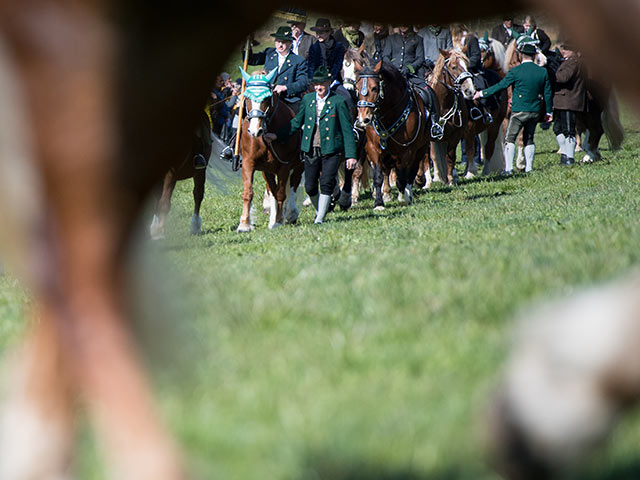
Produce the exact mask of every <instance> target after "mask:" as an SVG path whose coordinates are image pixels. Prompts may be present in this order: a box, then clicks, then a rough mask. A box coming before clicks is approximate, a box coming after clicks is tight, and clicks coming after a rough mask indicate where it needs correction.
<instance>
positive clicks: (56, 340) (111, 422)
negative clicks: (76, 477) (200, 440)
mask: <svg viewBox="0 0 640 480" xmlns="http://www.w3.org/2000/svg"><path fill="white" fill-rule="evenodd" d="M298 3H299V4H300V6H301V7H308V8H310V9H311V8H314V7H318V8H321V9H323V10H325V11H327V12H333V13H339V14H341V15H345V16H350V17H354V18H357V17H359V16H361V15H362V13H363V12H362V10H361V8H360V5H359V4H357V3H348V2H343V1H342V0H325V1H324V2H322V4H316V3H314V2H311V1H309V0H303V1H300V2H298ZM531 5H537V6H538V7H541V8H547V9H548V11H549V13H550V14H552V15H553V16H554V17H555V18H557V19H558V20H559V21H560V22H561V23H562V24H563V26H564V27H565V28H566V29H567V32H568V33H569V35H572V36H573V38H574V40H575V42H576V43H577V44H578V45H579V46H580V47H581V48H583V49H585V50H590V52H589V53H590V54H591V55H590V56H591V57H592V58H597V59H598V61H599V64H600V65H601V66H602V67H603V68H604V69H605V71H607V72H608V73H609V74H610V75H611V77H612V79H613V80H615V81H617V82H619V83H618V86H619V87H620V88H621V90H622V91H624V92H626V93H627V94H628V96H629V99H630V100H631V101H632V102H633V103H634V105H635V106H640V89H639V88H638V85H639V82H638V78H639V77H640V71H639V68H638V64H637V62H636V63H633V64H629V61H628V59H634V60H635V59H638V58H640V55H639V53H640V30H638V29H637V28H636V27H637V24H638V20H639V19H640V12H638V10H637V9H636V6H635V3H634V2H628V1H623V0H615V1H612V0H593V1H591V2H583V1H582V0H566V1H563V2H558V1H555V0H554V1H552V0H537V1H536V2H532V4H531ZM369 6H370V7H373V5H371V4H370V5H369ZM379 6H380V7H381V8H380V9H377V8H370V9H368V10H367V11H368V12H385V13H384V14H380V18H379V19H380V20H386V21H388V22H401V21H410V22H412V23H414V22H416V21H422V22H424V23H446V22H448V21H451V20H455V19H457V16H458V15H461V14H464V16H465V17H467V18H468V17H473V16H483V15H491V14H498V13H502V12H504V11H512V10H513V9H514V8H517V7H519V6H520V7H525V6H529V4H528V3H527V4H526V5H525V4H524V2H523V3H522V4H519V3H516V2H513V1H510V0H494V1H488V2H482V3H479V2H475V1H471V0H458V2H457V4H456V6H457V8H456V9H455V10H454V9H451V8H450V7H449V6H445V5H442V6H437V5H434V4H431V3H424V2H414V3H411V4H407V5H406V9H393V10H389V9H387V8H383V4H382V2H380V4H379ZM272 8H273V7H272V6H271V4H269V3H268V2H253V3H252V4H251V6H250V8H248V7H247V5H246V4H243V3H241V2H225V3H222V4H220V3H219V2H205V1H203V0H201V1H196V2H191V3H190V4H189V5H186V4H185V5H177V4H174V3H167V4H162V3H154V4H153V6H150V5H149V4H148V3H147V2H141V1H135V0H134V1H127V2H124V1H112V2H106V1H105V2H99V1H94V2H86V3H85V2H75V1H64V0H60V1H54V0H33V1H29V2H25V1H23V0H6V1H4V2H2V3H1V4H0V30H1V31H2V39H3V41H4V42H5V46H6V54H5V55H3V69H4V68H6V69H9V70H10V71H11V72H12V73H13V75H14V83H15V85H17V87H16V88H17V89H18V90H19V92H18V93H19V95H18V96H19V99H22V100H23V101H22V103H21V105H18V107H20V108H21V109H22V110H21V111H22V112H24V114H25V118H24V126H25V127H26V129H27V133H28V138H19V137H14V138H8V139H7V138H5V140H7V141H8V143H11V142H14V143H15V144H14V145H12V146H11V148H12V149H13V150H8V149H7V148H6V147H7V146H6V145H3V158H2V159H1V161H2V162H3V163H2V168H5V167H7V168H9V167H10V168H11V169H12V170H11V171H12V172H15V177H12V176H7V175H5V174H3V176H2V177H3V180H5V182H9V183H10V182H12V181H13V182H15V181H16V178H20V179H29V182H30V183H27V182H26V181H25V182H24V183H20V188H21V189H23V191H28V192H30V194H29V195H25V194H24V193H23V192H21V191H16V190H15V188H14V189H13V190H10V189H6V190H3V195H4V194H9V192H14V193H15V195H22V197H21V198H23V199H25V203H21V204H16V203H13V204H9V203H4V204H3V208H4V209H5V210H6V209H7V206H8V205H12V210H11V211H8V210H6V211H5V212H3V215H5V217H4V218H5V221H6V223H5V224H4V225H3V228H2V230H3V232H2V235H3V236H4V237H6V238H5V242H4V244H5V247H6V248H5V254H6V255H7V256H8V257H11V259H12V260H13V261H14V269H16V271H20V272H21V276H22V278H23V279H24V280H25V282H26V283H27V285H28V286H29V287H30V288H31V289H32V292H33V295H34V310H35V312H34V313H35V315H36V316H37V318H38V321H36V322H33V324H32V328H31V333H30V334H29V336H28V339H27V341H26V343H25V345H24V348H23V349H22V350H21V353H20V357H19V361H17V362H16V364H17V366H16V368H15V369H14V371H13V374H12V376H11V378H12V382H11V385H10V391H9V392H8V394H7V403H6V406H5V410H4V414H3V417H2V420H3V421H2V423H1V425H2V431H1V432H0V442H2V444H1V445H0V477H2V478H60V477H64V476H66V475H67V474H68V471H69V468H70V459H71V456H72V454H73V451H74V441H73V439H74V418H75V413H74V408H75V405H76V403H77V402H79V401H82V402H83V404H84V406H85V407H86V411H87V412H88V415H89V418H90V420H91V421H92V423H93V425H94V427H95V428H96V432H97V435H98V437H99V438H100V444H101V445H102V447H103V449H104V452H105V454H106V460H107V462H106V463H107V465H108V468H109V475H110V477H111V478H118V479H125V480H127V479H143V478H144V479H147V478H153V479H156V480H163V479H166V480H177V479H181V478H184V476H185V475H184V470H183V467H182V465H181V462H180V460H179V455H178V454H177V449H176V448H175V447H174V445H173V442H172V441H171V440H170V438H171V436H170V435H168V434H167V432H166V431H165V428H164V427H163V425H162V422H161V421H159V419H158V416H157V415H156V413H155V408H154V402H153V401H152V395H151V390H150V388H149V385H148V381H147V379H146V376H145V374H144V372H143V369H142V368H141V366H140V361H139V359H138V354H137V350H136V348H135V346H134V343H133V340H132V338H131V333H130V325H129V322H128V320H127V319H128V313H127V311H128V309H127V308H126V301H125V298H126V296H125V282H124V278H125V276H126V269H127V268H126V267H127V262H126V261H125V260H126V252H127V246H128V245H129V243H130V241H131V239H132V236H133V232H134V227H135V225H136V223H137V222H138V220H139V218H140V213H141V211H142V209H143V207H144V204H145V202H146V199H147V198H148V196H149V194H150V192H151V191H152V189H153V188H154V187H155V186H156V185H157V184H158V183H159V182H160V181H161V179H162V177H163V175H164V174H165V173H166V172H167V171H168V170H169V168H170V166H171V165H172V164H173V162H174V161H175V159H176V158H181V156H182V155H183V153H184V152H185V151H187V150H188V146H189V142H190V138H191V135H192V132H193V130H194V127H195V125H196V122H197V118H198V114H199V112H200V110H201V108H202V105H203V103H204V101H205V99H206V98H207V95H208V93H209V89H210V87H211V84H212V82H213V80H214V78H215V74H216V73H217V72H218V71H219V70H220V69H221V66H222V65H223V62H224V61H225V60H226V58H227V56H228V52H229V48H222V47H220V48H215V47H212V46H225V47H231V46H232V45H236V44H237V43H239V42H240V41H241V40H242V37H243V36H245V35H246V34H248V33H249V32H250V31H251V30H254V29H256V28H257V27H258V26H259V25H260V24H261V23H262V22H263V21H264V19H265V18H266V17H267V16H268V15H269V14H270V12H271V10H272ZM367 15H368V14H367ZM372 16H373V14H372ZM382 17H384V18H382ZM602 52H606V53H607V55H606V56H603V55H602ZM19 99H18V98H15V99H14V100H19ZM158 118H162V119H166V121H163V122H158V121H157V119H158ZM14 121H16V122H17V117H14ZM8 131H9V130H6V132H8ZM6 132H5V133H6ZM4 137H6V135H4V136H3V138H4ZM7 151H20V152H22V153H25V156H24V157H20V158H17V157H13V156H12V155H7V153H6V152H7ZM17 160H19V161H17ZM19 175H20V176H19ZM29 189H31V190H29ZM29 202H31V203H29ZM18 206H22V207H23V208H22V209H19V208H17V207H18ZM12 240H13V241H12ZM11 247H13V250H7V249H8V248H11ZM16 419H20V422H19V423H16V422H15V420H16Z"/></svg>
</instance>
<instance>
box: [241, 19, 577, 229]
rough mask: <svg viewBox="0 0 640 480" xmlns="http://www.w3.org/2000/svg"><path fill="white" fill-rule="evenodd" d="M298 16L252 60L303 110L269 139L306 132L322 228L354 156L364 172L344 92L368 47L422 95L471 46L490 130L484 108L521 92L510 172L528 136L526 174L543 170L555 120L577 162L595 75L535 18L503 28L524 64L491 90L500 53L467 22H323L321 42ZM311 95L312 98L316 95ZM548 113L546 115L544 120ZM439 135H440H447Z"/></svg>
mask: <svg viewBox="0 0 640 480" xmlns="http://www.w3.org/2000/svg"><path fill="white" fill-rule="evenodd" d="M289 14H290V18H289V20H288V22H287V25H283V26H280V27H278V28H277V30H276V31H275V32H273V33H272V34H271V36H272V37H273V38H274V47H269V48H266V49H264V50H262V51H259V52H254V51H253V49H252V48H251V47H250V50H249V52H247V55H248V63H249V64H250V65H263V66H264V70H265V71H267V72H271V71H273V70H274V69H275V70H277V73H276V75H275V79H274V80H273V85H274V88H273V90H274V92H276V93H278V94H279V96H280V98H282V99H284V101H285V102H286V103H287V105H289V106H290V107H291V108H292V109H293V111H294V113H296V116H295V118H294V119H293V120H292V121H291V123H290V125H289V127H288V128H287V129H285V130H283V131H281V132H279V133H278V134H277V135H274V134H268V135H266V136H265V140H266V141H269V142H271V141H274V140H276V139H277V138H278V139H282V138H285V137H286V136H288V135H291V134H293V133H294V132H295V131H298V130H301V131H302V135H303V140H302V155H303V159H304V166H305V188H306V191H307V193H308V194H309V196H310V198H311V202H312V204H313V205H314V207H315V208H316V211H317V215H316V222H318V223H321V222H322V221H323V220H324V216H325V214H326V212H327V209H328V205H329V201H330V200H329V199H330V195H331V194H332V192H333V189H334V187H335V181H336V180H335V179H336V172H337V169H338V166H339V164H340V163H341V162H342V161H343V160H344V159H346V166H347V168H353V167H355V165H356V160H355V159H356V148H355V140H354V135H353V131H352V122H353V121H352V118H351V117H350V115H349V109H350V108H352V107H353V100H352V98H351V97H350V95H349V93H347V91H346V90H345V89H344V88H343V86H342V82H343V79H342V66H343V60H344V56H345V52H346V51H347V49H349V48H351V47H353V48H360V47H362V46H363V45H364V48H365V50H366V52H367V53H368V55H369V56H370V57H371V58H372V59H373V61H374V62H378V61H380V60H383V61H386V62H388V63H390V64H393V65H394V66H395V67H396V68H397V69H398V70H399V71H400V72H401V73H402V74H403V76H405V78H406V79H407V80H408V81H409V82H410V83H412V84H415V85H418V86H420V87H422V88H425V87H426V82H425V79H426V78H427V76H428V74H429V73H430V71H431V70H432V69H433V67H434V64H435V63H436V62H437V60H438V58H439V56H440V50H441V49H443V50H444V49H447V50H449V49H452V48H463V49H464V50H465V52H466V55H467V57H468V59H469V71H470V72H471V73H473V74H475V76H476V77H477V80H476V90H477V93H476V95H475V97H474V100H477V101H478V103H477V104H474V105H473V107H472V108H475V109H476V110H477V111H478V112H479V113H478V118H482V117H484V121H485V122H486V123H490V122H491V121H493V120H492V118H491V116H490V115H489V113H488V112H489V109H488V108H484V107H483V105H484V102H485V101H486V99H487V98H488V97H491V96H492V95H495V94H497V93H499V92H501V91H503V90H505V89H507V88H509V87H511V88H512V89H513V90H512V104H511V109H512V115H511V118H510V121H509V126H508V128H507V132H506V137H505V145H504V156H505V167H504V173H505V174H507V175H510V174H512V173H513V171H514V165H513V163H514V157H515V152H516V146H515V144H516V138H517V137H518V135H519V134H520V132H523V139H524V146H525V148H524V156H525V171H530V170H531V169H532V168H533V159H534V156H535V144H534V132H535V127H536V125H537V123H538V122H540V121H543V122H547V123H548V122H551V121H552V119H554V120H555V124H554V132H555V133H556V137H557V140H558V144H559V147H560V151H561V158H560V161H561V163H562V164H563V165H570V164H572V163H573V162H574V158H575V147H576V116H577V113H578V112H580V111H583V110H584V109H585V107H586V83H585V71H584V68H583V66H582V63H581V61H580V58H579V56H578V54H577V53H576V52H575V50H574V48H573V46H572V45H571V44H570V42H568V41H562V42H560V44H559V49H558V52H559V53H558V54H556V53H554V52H551V51H550V49H551V40H550V38H549V36H548V35H547V34H546V32H544V30H542V29H540V28H538V26H537V25H536V22H535V19H534V18H533V17H531V16H526V17H525V18H524V21H523V24H522V25H518V24H516V23H514V22H513V18H511V17H505V18H504V21H503V23H502V24H500V25H498V26H496V27H495V28H494V29H493V31H492V38H493V39H495V40H497V41H499V42H501V43H503V44H504V45H505V46H506V45H507V44H509V42H511V41H512V40H513V39H516V42H517V50H518V55H519V57H520V60H521V63H520V65H518V66H517V67H515V68H512V69H511V70H510V71H509V72H508V73H507V75H506V76H505V77H504V78H503V79H502V80H500V81H497V83H496V81H493V82H491V83H492V86H489V84H488V82H487V80H486V79H485V78H484V77H483V76H482V75H481V74H482V73H483V70H484V69H483V66H482V61H481V59H482V53H483V51H486V50H487V49H488V48H490V46H489V44H488V42H487V39H486V35H485V38H484V39H480V38H478V37H477V36H476V35H474V34H473V32H471V31H470V30H469V29H468V28H467V27H466V26H464V25H461V24H456V25H452V26H451V27H444V26H439V25H429V26H425V27H422V28H416V27H414V26H411V25H398V26H396V27H395V28H394V29H393V30H391V29H389V27H388V26H386V25H383V24H373V26H372V32H371V33H370V34H369V35H365V34H364V33H363V32H362V31H361V30H360V22H358V21H346V22H344V24H343V25H342V26H341V27H340V28H337V29H334V28H333V27H332V25H331V21H330V20H329V19H326V18H319V19H318V20H317V21H316V23H315V25H314V26H312V27H311V28H310V30H311V31H312V32H313V33H314V35H312V34H311V33H308V32H307V31H306V28H307V26H306V15H305V13H304V12H302V11H299V10H295V9H293V10H292V11H290V12H289ZM538 53H543V54H545V55H547V56H552V55H557V56H558V59H559V67H558V68H557V71H555V72H551V75H550V72H549V70H548V69H547V68H544V67H541V66H539V65H537V64H536V63H535V62H534V58H535V56H536V55H537V54H538ZM310 90H311V93H307V92H309V91H310ZM425 90H427V91H428V89H426V88H425ZM234 93H236V94H237V92H234ZM305 94H306V95H305ZM427 98H428V97H427ZM427 102H428V105H427V108H428V109H429V111H430V112H431V114H432V115H435V112H436V108H429V107H431V106H432V105H433V104H432V103H431V104H430V103H429V100H427ZM432 102H433V101H432ZM478 107H479V108H478ZM541 111H542V112H544V113H543V116H542V118H541ZM474 119H475V118H474ZM432 123H433V124H434V125H436V124H437V117H435V118H432ZM431 134H432V137H434V135H435V137H434V138H437V135H438V132H434V131H432V132H431Z"/></svg>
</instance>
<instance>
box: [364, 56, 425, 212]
mask: <svg viewBox="0 0 640 480" xmlns="http://www.w3.org/2000/svg"><path fill="white" fill-rule="evenodd" d="M356 71H357V72H358V79H357V82H356V89H357V91H358V118H357V119H356V126H358V127H360V128H365V129H366V130H365V131H366V135H367V143H366V145H365V149H366V151H367V155H368V157H369V160H370V161H371V163H372V164H373V169H374V170H373V185H374V188H375V194H376V199H375V207H374V209H375V210H384V200H383V198H382V182H383V172H384V173H386V174H387V175H388V174H389V173H390V172H391V169H392V168H395V169H396V174H397V181H396V186H397V187H398V202H399V203H400V204H402V205H406V204H411V203H413V181H414V180H415V177H416V173H417V172H418V168H419V166H420V163H421V162H423V161H424V159H425V158H426V157H427V155H428V151H429V133H428V132H429V128H430V121H429V118H428V117H427V116H426V114H425V106H424V104H423V102H422V98H420V96H419V95H417V94H416V92H415V90H414V88H415V87H412V86H410V85H409V83H408V82H407V80H405V78H404V77H403V76H402V74H401V73H400V72H399V71H398V69H397V68H395V67H394V66H393V65H392V64H387V63H383V62H382V61H380V62H378V63H377V64H376V65H375V66H373V67H371V66H364V67H362V66H360V65H359V64H356Z"/></svg>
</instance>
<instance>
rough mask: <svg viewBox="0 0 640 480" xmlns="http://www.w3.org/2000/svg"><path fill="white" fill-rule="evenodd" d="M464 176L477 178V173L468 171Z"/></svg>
mask: <svg viewBox="0 0 640 480" xmlns="http://www.w3.org/2000/svg"><path fill="white" fill-rule="evenodd" d="M464 178H466V179H467V180H470V179H472V178H476V174H475V173H473V172H467V174H466V175H465V176H464Z"/></svg>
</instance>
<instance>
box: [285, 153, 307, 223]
mask: <svg viewBox="0 0 640 480" xmlns="http://www.w3.org/2000/svg"><path fill="white" fill-rule="evenodd" d="M303 172H304V164H303V163H302V162H300V163H299V164H298V165H296V166H295V167H293V168H292V169H291V171H290V174H289V175H290V176H289V193H288V195H287V207H286V210H285V223H287V224H290V225H294V224H296V223H297V222H298V216H299V215H300V208H299V205H300V202H299V201H298V200H299V199H298V194H299V192H301V190H300V188H299V187H300V181H301V180H302V173H303Z"/></svg>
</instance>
